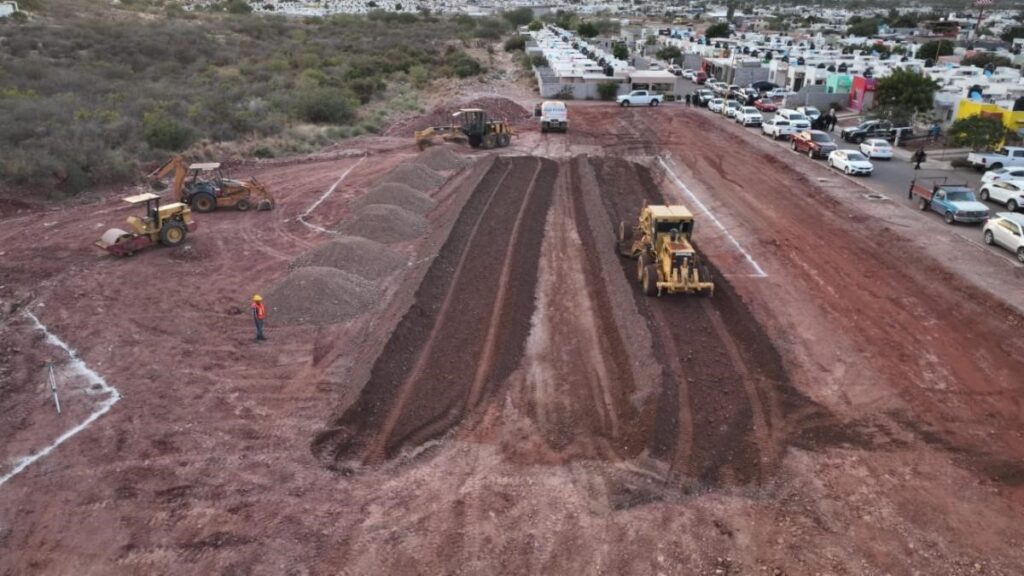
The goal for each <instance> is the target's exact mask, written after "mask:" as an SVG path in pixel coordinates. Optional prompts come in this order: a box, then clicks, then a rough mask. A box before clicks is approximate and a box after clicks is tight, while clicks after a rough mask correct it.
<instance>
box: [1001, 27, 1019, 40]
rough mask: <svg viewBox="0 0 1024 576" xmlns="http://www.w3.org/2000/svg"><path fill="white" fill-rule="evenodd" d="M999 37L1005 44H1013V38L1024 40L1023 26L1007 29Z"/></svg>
mask: <svg viewBox="0 0 1024 576" xmlns="http://www.w3.org/2000/svg"><path fill="white" fill-rule="evenodd" d="M999 37H1000V38H1002V39H1003V40H1005V41H1006V42H1013V39H1014V38H1024V26H1014V27H1012V28H1008V29H1007V30H1005V31H1004V32H1003V33H1002V34H1000V35H999Z"/></svg>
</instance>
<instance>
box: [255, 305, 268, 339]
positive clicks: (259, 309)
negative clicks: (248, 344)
mask: <svg viewBox="0 0 1024 576" xmlns="http://www.w3.org/2000/svg"><path fill="white" fill-rule="evenodd" d="M266 318H267V309H266V308H265V307H264V306H263V297H262V296H260V295H259V294H256V295H255V296H253V297H252V320H253V322H255V323H256V341H257V342H262V341H264V340H266V339H267V337H266V336H264V335H263V321H264V320H266Z"/></svg>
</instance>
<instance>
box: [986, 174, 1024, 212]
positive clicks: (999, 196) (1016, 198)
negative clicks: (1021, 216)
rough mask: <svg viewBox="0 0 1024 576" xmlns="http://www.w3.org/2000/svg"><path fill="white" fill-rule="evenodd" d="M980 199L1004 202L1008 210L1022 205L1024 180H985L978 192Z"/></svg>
mask: <svg viewBox="0 0 1024 576" xmlns="http://www.w3.org/2000/svg"><path fill="white" fill-rule="evenodd" d="M978 195H979V196H981V199H982V200H991V201H993V202H998V203H1000V204H1005V205H1006V209H1007V210H1009V211H1010V212H1016V211H1017V210H1018V209H1020V208H1021V207H1024V180H997V181H995V182H986V183H985V184H984V185H982V187H981V191H980V192H978Z"/></svg>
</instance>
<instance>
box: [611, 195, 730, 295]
mask: <svg viewBox="0 0 1024 576" xmlns="http://www.w3.org/2000/svg"><path fill="white" fill-rule="evenodd" d="M693 225H694V219H693V214H691V213H690V211H689V210H688V209H687V208H686V207H685V206H680V205H674V206H663V205H652V206H644V207H643V209H642V210H641V211H640V216H639V218H638V220H637V224H636V225H635V226H627V224H626V223H625V222H622V223H620V224H619V252H620V254H622V255H623V256H627V257H629V258H635V259H636V260H637V272H636V276H637V280H638V281H639V282H640V284H641V286H643V290H644V294H646V295H648V296H660V295H661V294H662V293H663V292H667V293H669V294H704V295H708V296H710V295H711V294H713V293H714V290H715V285H714V283H713V282H712V281H711V272H710V270H709V269H708V267H707V266H706V265H705V264H703V263H702V262H701V261H700V256H699V254H697V251H696V249H694V247H693V244H692V243H691V238H692V236H693Z"/></svg>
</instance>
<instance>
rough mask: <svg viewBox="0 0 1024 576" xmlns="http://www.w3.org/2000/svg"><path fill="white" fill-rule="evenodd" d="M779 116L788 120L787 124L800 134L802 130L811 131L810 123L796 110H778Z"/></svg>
mask: <svg viewBox="0 0 1024 576" xmlns="http://www.w3.org/2000/svg"><path fill="white" fill-rule="evenodd" d="M779 116H781V117H783V118H785V119H786V120H789V123H790V124H792V125H793V128H796V129H797V131H800V132H802V131H804V130H810V129H811V121H810V120H808V119H807V116H804V115H803V114H801V113H800V112H797V111H796V110H792V109H790V108H783V109H782V110H779Z"/></svg>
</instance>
